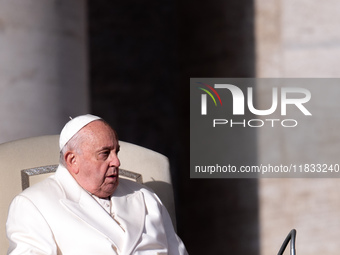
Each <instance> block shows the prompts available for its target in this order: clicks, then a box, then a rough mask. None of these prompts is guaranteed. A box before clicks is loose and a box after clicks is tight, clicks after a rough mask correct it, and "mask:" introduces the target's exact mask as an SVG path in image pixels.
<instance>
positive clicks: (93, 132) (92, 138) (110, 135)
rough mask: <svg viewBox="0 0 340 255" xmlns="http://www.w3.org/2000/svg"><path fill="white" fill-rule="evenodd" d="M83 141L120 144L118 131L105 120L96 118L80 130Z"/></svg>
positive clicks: (99, 143)
mask: <svg viewBox="0 0 340 255" xmlns="http://www.w3.org/2000/svg"><path fill="white" fill-rule="evenodd" d="M79 133H80V135H81V136H83V141H84V142H86V143H87V144H89V145H90V146H91V145H100V146H101V145H104V144H107V145H110V146H115V147H117V146H119V141H118V136H117V132H116V131H115V130H114V129H113V128H112V127H111V126H110V125H109V124H108V123H106V122H105V121H104V120H96V121H93V122H91V123H89V124H88V125H86V126H85V127H83V128H82V129H81V130H80V131H79Z"/></svg>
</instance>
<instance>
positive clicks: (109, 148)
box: [97, 145, 120, 152]
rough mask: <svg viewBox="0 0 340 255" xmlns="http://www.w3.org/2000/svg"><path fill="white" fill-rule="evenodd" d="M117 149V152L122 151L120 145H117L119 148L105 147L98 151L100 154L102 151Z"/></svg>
mask: <svg viewBox="0 0 340 255" xmlns="http://www.w3.org/2000/svg"><path fill="white" fill-rule="evenodd" d="M115 148H116V151H119V150H120V145H117V146H104V147H102V148H100V149H99V150H97V151H98V152H100V151H106V150H113V149H115Z"/></svg>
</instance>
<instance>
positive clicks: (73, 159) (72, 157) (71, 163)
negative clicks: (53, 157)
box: [64, 151, 79, 174]
mask: <svg viewBox="0 0 340 255" xmlns="http://www.w3.org/2000/svg"><path fill="white" fill-rule="evenodd" d="M64 158H65V163H66V166H67V169H68V170H69V171H71V172H72V173H74V174H78V172H79V169H78V164H77V163H78V162H77V155H76V154H75V153H74V152H72V151H68V152H66V154H65V156H64Z"/></svg>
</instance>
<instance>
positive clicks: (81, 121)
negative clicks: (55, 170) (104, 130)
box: [59, 114, 101, 151]
mask: <svg viewBox="0 0 340 255" xmlns="http://www.w3.org/2000/svg"><path fill="white" fill-rule="evenodd" d="M100 119H101V118H100V117H98V116H94V115H91V114H86V115H81V116H78V117H76V118H74V119H71V120H70V121H69V122H67V123H66V125H65V126H64V128H63V129H62V130H61V133H60V138H59V148H60V151H61V150H62V149H63V148H64V146H65V144H67V142H68V141H70V139H71V138H72V137H73V136H74V135H75V134H76V133H78V131H79V130H80V129H82V128H83V127H85V126H86V125H87V124H89V123H90V122H92V121H95V120H100Z"/></svg>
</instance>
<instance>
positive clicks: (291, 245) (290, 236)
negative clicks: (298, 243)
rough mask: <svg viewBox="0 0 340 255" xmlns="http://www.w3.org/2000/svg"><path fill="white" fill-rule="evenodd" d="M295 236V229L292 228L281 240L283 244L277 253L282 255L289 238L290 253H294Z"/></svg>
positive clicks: (294, 254)
mask: <svg viewBox="0 0 340 255" xmlns="http://www.w3.org/2000/svg"><path fill="white" fill-rule="evenodd" d="M295 238H296V230H295V229H292V230H291V231H290V232H289V234H288V235H287V237H286V239H285V240H284V241H283V244H282V246H281V248H280V250H279V253H278V255H283V252H284V251H285V249H286V247H287V245H288V243H289V240H290V255H296V250H295Z"/></svg>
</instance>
